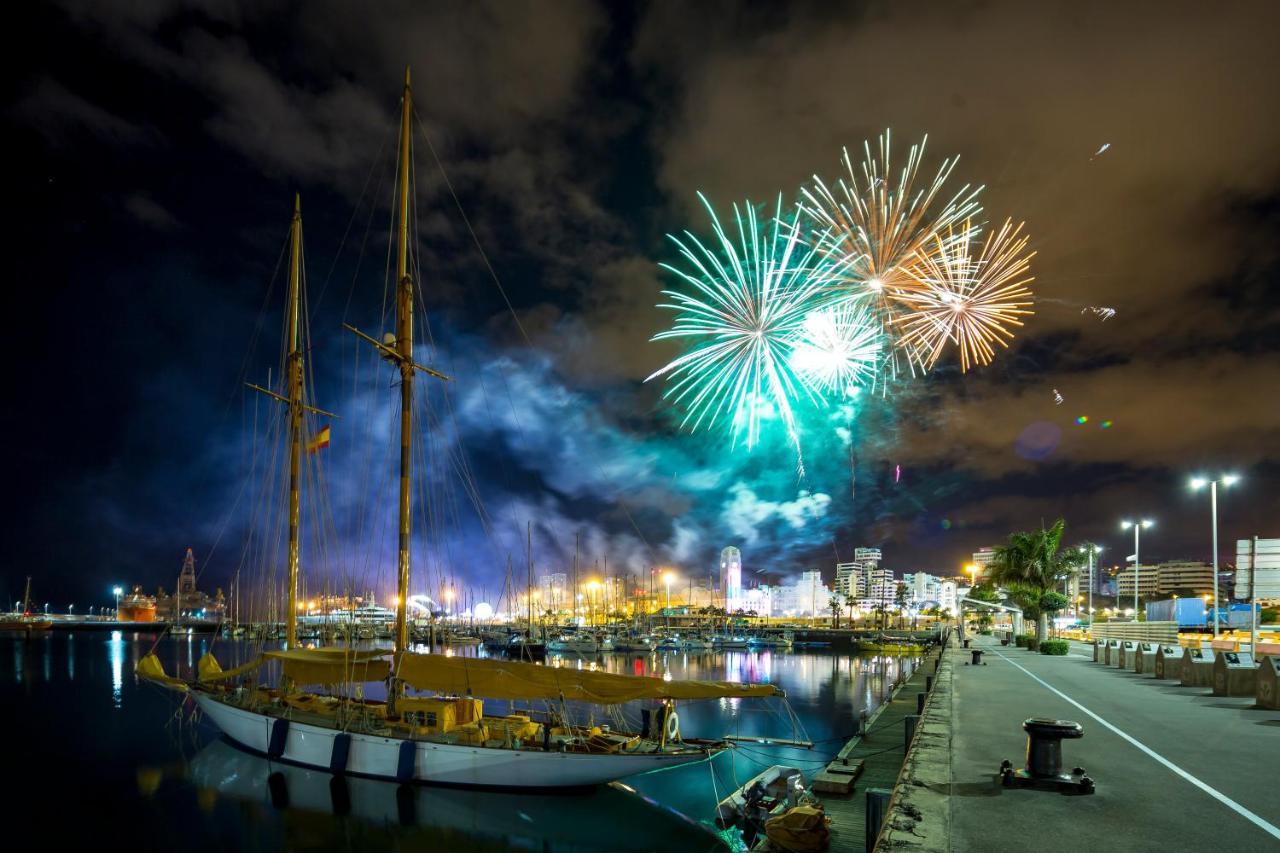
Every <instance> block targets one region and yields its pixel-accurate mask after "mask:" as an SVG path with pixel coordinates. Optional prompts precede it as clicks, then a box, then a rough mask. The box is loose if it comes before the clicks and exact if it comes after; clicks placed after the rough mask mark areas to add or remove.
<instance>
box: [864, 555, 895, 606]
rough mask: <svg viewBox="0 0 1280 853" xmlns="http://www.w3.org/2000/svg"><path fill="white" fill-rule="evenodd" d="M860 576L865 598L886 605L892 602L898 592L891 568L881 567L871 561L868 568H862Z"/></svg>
mask: <svg viewBox="0 0 1280 853" xmlns="http://www.w3.org/2000/svg"><path fill="white" fill-rule="evenodd" d="M862 577H863V584H864V592H863V596H864V597H865V598H867V599H870V600H871V601H874V602H875V603H876V604H878V605H882V606H886V607H887V606H889V605H891V604H893V602H894V599H896V598H897V594H898V590H897V586H898V584H897V581H896V580H895V579H894V575H893V569H882V568H879V567H878V566H876V565H875V564H874V563H873V564H872V565H871V567H870V568H865V569H863V571H862Z"/></svg>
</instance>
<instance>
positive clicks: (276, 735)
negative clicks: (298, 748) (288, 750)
mask: <svg viewBox="0 0 1280 853" xmlns="http://www.w3.org/2000/svg"><path fill="white" fill-rule="evenodd" d="M288 739H289V721H288V720H284V719H277V720H275V721H273V722H272V723H271V741H270V742H269V743H268V744H267V757H268V758H279V757H280V756H282V755H284V745H285V741H287V740H288Z"/></svg>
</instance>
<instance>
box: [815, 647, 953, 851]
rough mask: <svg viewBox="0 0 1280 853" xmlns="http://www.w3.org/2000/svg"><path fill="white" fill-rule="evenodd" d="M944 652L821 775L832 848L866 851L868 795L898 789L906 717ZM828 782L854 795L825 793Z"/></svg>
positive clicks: (819, 787)
mask: <svg viewBox="0 0 1280 853" xmlns="http://www.w3.org/2000/svg"><path fill="white" fill-rule="evenodd" d="M953 642H954V639H953ZM941 654H942V651H941V650H940V649H937V648H935V649H933V650H932V651H931V652H930V653H929V654H927V655H926V656H925V658H924V660H923V661H922V662H921V664H920V665H919V666H917V667H916V669H915V670H914V671H913V672H912V674H911V675H910V677H908V678H907V679H906V681H905V682H904V683H903V684H902V685H901V686H900V687H899V688H898V689H897V690H896V692H895V693H894V694H893V696H892V698H890V699H889V700H888V701H887V702H885V703H884V704H882V705H881V706H880V707H879V708H878V709H877V710H876V713H875V715H874V716H872V717H871V718H870V719H868V720H867V725H866V734H864V735H860V736H856V737H854V738H852V739H851V740H850V741H849V742H848V743H846V744H845V746H844V748H843V749H841V750H840V753H839V755H838V756H837V758H836V759H835V761H833V762H832V763H831V764H830V765H828V769H827V771H826V772H825V773H819V774H818V775H817V776H815V781H814V784H815V786H816V789H817V790H818V791H819V793H818V796H819V797H821V798H822V803H823V807H824V808H825V810H826V813H827V817H828V818H830V819H831V849H832V850H841V851H846V850H847V851H862V850H865V849H866V840H865V839H866V824H867V794H866V791H867V789H868V788H871V789H877V788H879V789H886V790H892V789H893V786H894V784H895V782H896V781H897V779H898V774H899V771H900V770H901V768H902V760H903V757H904V756H905V755H906V752H907V749H906V740H905V737H906V718H907V717H908V716H909V715H914V714H915V713H916V710H917V701H918V700H917V694H919V693H922V692H924V690H925V683H926V680H927V679H932V677H933V675H934V662H935V661H937V660H938V659H939V657H940V656H941ZM824 779H827V780H830V781H831V782H833V783H835V784H837V785H838V784H839V783H840V782H841V781H843V782H845V783H846V784H847V785H848V786H849V789H850V790H849V793H839V792H835V791H832V790H831V789H830V788H827V790H822V789H823V788H824V787H826V786H825V785H822V784H821V783H822V781H823V780H824Z"/></svg>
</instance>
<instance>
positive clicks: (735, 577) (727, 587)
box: [720, 545, 742, 613]
mask: <svg viewBox="0 0 1280 853" xmlns="http://www.w3.org/2000/svg"><path fill="white" fill-rule="evenodd" d="M720 595H721V597H722V598H723V599H724V608H725V610H728V611H729V612H730V613H732V612H733V611H735V610H737V609H739V608H740V607H741V603H740V599H741V598H742V552H741V551H739V550H738V549H737V548H735V547H733V546H732V545H730V546H729V547H727V548H725V549H724V550H723V551H721V552H720Z"/></svg>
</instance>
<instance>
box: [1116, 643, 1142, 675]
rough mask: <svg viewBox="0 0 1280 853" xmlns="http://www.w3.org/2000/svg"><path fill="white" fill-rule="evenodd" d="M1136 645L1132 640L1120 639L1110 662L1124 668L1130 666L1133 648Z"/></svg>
mask: <svg viewBox="0 0 1280 853" xmlns="http://www.w3.org/2000/svg"><path fill="white" fill-rule="evenodd" d="M1137 645H1138V644H1137V643H1136V642H1134V641H1133V640H1121V641H1120V647H1119V648H1118V649H1116V655H1115V658H1114V659H1113V660H1112V661H1111V662H1112V663H1114V664H1115V665H1116V666H1117V667H1119V668H1120V669H1126V668H1127V667H1129V666H1131V661H1132V660H1133V650H1134V649H1135V648H1137Z"/></svg>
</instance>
